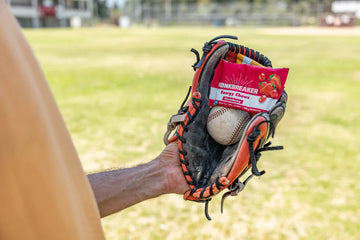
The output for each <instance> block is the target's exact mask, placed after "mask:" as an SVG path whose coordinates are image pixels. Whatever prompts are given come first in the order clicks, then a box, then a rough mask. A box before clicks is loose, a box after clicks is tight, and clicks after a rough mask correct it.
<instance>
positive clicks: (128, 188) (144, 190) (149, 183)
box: [88, 160, 165, 217]
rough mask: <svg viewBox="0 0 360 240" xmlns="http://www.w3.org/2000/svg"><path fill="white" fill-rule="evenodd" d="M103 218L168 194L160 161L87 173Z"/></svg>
mask: <svg viewBox="0 0 360 240" xmlns="http://www.w3.org/2000/svg"><path fill="white" fill-rule="evenodd" d="M88 179H89V182H90V184H91V186H92V188H93V191H94V195H95V198H96V201H97V203H98V207H99V210H100V215H101V217H105V216H107V215H110V214H112V213H115V212H118V211H120V210H122V209H125V208H127V207H129V206H131V205H134V204H136V203H138V202H141V201H144V200H146V199H150V198H154V197H157V196H159V195H161V194H163V193H165V188H164V177H163V173H162V172H161V169H160V166H159V162H158V161H156V160H153V161H151V162H149V163H146V164H143V165H139V166H137V167H135V168H130V169H119V170H114V171H109V172H100V173H95V174H91V175H89V176H88Z"/></svg>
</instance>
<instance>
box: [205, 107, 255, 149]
mask: <svg viewBox="0 0 360 240" xmlns="http://www.w3.org/2000/svg"><path fill="white" fill-rule="evenodd" d="M249 120H250V114H249V113H247V112H245V111H241V110H237V109H232V108H226V107H220V106H216V107H213V108H212V109H211V110H210V113H209V116H208V121H207V130H208V132H209V134H210V136H211V137H212V138H213V139H214V140H215V141H216V142H218V143H220V144H222V145H231V144H234V143H236V142H238V141H240V138H241V136H242V134H241V133H242V131H243V129H244V127H245V126H246V124H247V123H248V122H249Z"/></svg>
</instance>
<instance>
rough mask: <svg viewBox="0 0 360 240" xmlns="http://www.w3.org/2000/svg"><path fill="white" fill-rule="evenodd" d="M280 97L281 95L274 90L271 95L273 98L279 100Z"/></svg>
mask: <svg viewBox="0 0 360 240" xmlns="http://www.w3.org/2000/svg"><path fill="white" fill-rule="evenodd" d="M278 96H279V93H278V91H277V90H276V89H274V90H273V91H272V92H271V94H270V97H271V98H277V97H278Z"/></svg>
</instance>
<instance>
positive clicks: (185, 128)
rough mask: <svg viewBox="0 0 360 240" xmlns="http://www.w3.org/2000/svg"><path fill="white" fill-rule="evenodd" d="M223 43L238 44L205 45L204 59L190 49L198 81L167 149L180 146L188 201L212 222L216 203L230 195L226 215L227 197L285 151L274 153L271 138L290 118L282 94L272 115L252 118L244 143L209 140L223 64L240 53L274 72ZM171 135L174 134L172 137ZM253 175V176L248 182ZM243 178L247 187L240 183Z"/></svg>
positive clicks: (172, 126) (174, 121)
mask: <svg viewBox="0 0 360 240" xmlns="http://www.w3.org/2000/svg"><path fill="white" fill-rule="evenodd" d="M222 38H231V39H237V38H236V37H234V36H228V35H224V36H219V37H216V38H214V39H212V40H211V41H209V42H206V43H205V45H204V47H203V55H202V57H201V58H200V55H199V53H198V52H197V51H196V50H194V49H191V51H192V52H194V53H195V55H196V57H197V62H196V63H195V64H194V65H193V68H194V70H195V75H194V79H193V82H192V86H191V87H190V89H189V92H188V94H187V96H186V98H185V100H184V102H183V103H182V105H181V107H180V109H179V111H178V113H177V114H175V115H173V116H172V117H171V118H170V120H169V123H168V129H167V132H166V134H165V136H164V142H165V144H169V143H170V142H174V141H178V147H179V155H180V162H181V167H182V170H183V174H184V176H185V179H186V181H187V183H188V184H189V186H190V189H191V190H189V191H187V192H186V193H185V194H184V199H185V200H191V201H197V202H205V216H206V217H207V219H209V220H211V218H210V216H209V214H208V203H209V201H210V200H211V198H212V197H214V196H215V195H216V194H218V193H219V192H221V191H222V190H224V189H226V188H228V189H229V191H228V192H227V193H225V194H224V195H223V197H222V201H221V212H222V211H223V203H224V199H225V198H226V197H227V196H235V195H237V194H238V193H239V192H240V191H242V190H243V189H244V187H245V185H246V184H247V183H248V181H249V180H250V179H251V178H252V177H253V176H254V175H255V176H260V175H263V174H264V173H265V171H259V170H258V167H257V162H258V160H259V158H260V156H261V154H260V153H261V152H263V151H268V150H279V149H282V146H276V147H271V146H270V144H271V143H270V142H267V141H268V139H269V137H270V136H272V137H273V136H274V133H275V128H276V127H277V125H278V123H279V121H280V120H281V118H282V117H283V115H284V113H285V108H286V101H287V95H286V92H285V91H282V93H281V97H280V98H279V100H278V101H277V103H276V104H275V105H274V106H273V107H272V108H271V109H270V110H269V111H267V112H260V113H257V114H255V115H253V116H252V117H251V118H250V120H248V122H247V124H246V126H245V127H244V128H243V130H242V132H241V138H240V141H239V142H237V143H235V144H232V145H228V146H225V145H222V144H219V143H218V142H216V141H215V140H214V139H213V138H212V137H211V136H210V135H209V133H208V131H207V127H206V124H207V119H208V115H209V112H210V110H211V106H209V104H208V102H209V92H210V85H211V82H212V79H213V76H214V71H215V68H216V66H217V65H218V63H219V61H220V60H221V59H226V60H230V61H231V59H232V58H234V57H235V58H236V56H237V55H238V54H239V53H240V54H242V55H244V56H246V57H247V58H249V59H252V60H253V61H256V63H259V64H261V65H263V66H265V67H271V66H272V65H271V61H270V60H269V59H268V58H267V57H265V56H264V55H262V54H261V53H259V52H257V51H254V50H252V49H249V48H247V47H244V46H241V45H237V44H234V43H230V42H226V41H224V40H220V39H222ZM189 95H190V98H189ZM188 98H189V100H188V101H187V99H188ZM174 131H175V132H174ZM172 132H174V134H173V135H172V136H171V137H170V135H171V133H172ZM169 137H170V139H169ZM249 169H251V174H250V175H249V176H247V177H245V176H244V174H245V173H246V172H247V170H249ZM242 177H243V178H245V180H244V181H241V180H240V178H242Z"/></svg>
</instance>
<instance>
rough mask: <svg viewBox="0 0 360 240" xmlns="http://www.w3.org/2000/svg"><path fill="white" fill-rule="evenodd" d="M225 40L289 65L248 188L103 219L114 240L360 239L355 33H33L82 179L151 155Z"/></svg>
mask: <svg viewBox="0 0 360 240" xmlns="http://www.w3.org/2000/svg"><path fill="white" fill-rule="evenodd" d="M219 34H232V35H237V36H239V41H237V43H240V44H243V45H247V46H249V47H252V48H254V49H257V50H259V51H261V52H262V53H264V54H265V55H267V56H268V57H269V58H270V59H271V60H272V62H273V65H274V66H275V67H289V68H290V74H289V78H288V81H287V85H286V89H287V92H288V94H289V101H288V108H287V112H286V115H285V118H284V119H283V120H282V122H281V123H280V125H279V128H278V130H277V134H276V138H275V139H274V140H273V143H274V144H280V145H284V146H285V149H284V150H283V151H280V152H269V153H268V152H267V153H264V154H263V157H262V159H261V162H260V164H259V168H260V169H265V170H266V171H267V173H266V174H265V175H264V176H262V177H261V178H255V179H253V180H252V182H251V183H250V184H249V185H248V187H247V188H246V189H245V191H244V192H242V193H241V194H240V195H239V196H238V197H236V198H229V199H228V200H227V202H225V213H224V214H223V215H221V214H220V197H216V198H215V199H214V200H213V201H212V202H211V203H210V209H209V210H210V214H211V216H212V218H213V220H212V221H210V222H209V221H207V220H206V219H205V217H204V214H203V207H204V206H203V204H196V203H193V202H185V201H183V200H182V196H178V195H166V196H162V197H159V198H156V199H152V200H149V201H146V202H143V203H140V204H138V205H135V206H133V207H131V208H129V209H126V210H124V211H122V212H120V213H117V214H114V215H112V216H109V217H107V218H105V219H103V220H102V223H103V227H104V231H105V234H106V237H107V239H109V240H115V239H188V238H189V239H190V238H191V239H250V240H253V239H254V240H255V239H256V240H259V239H264V240H265V239H266V240H271V239H292V240H296V239H307V240H308V239H334V240H335V239H337V240H338V239H346V240H352V239H353V240H355V239H360V231H359V229H360V184H359V181H360V177H359V170H360V153H359V149H360V144H359V142H358V141H359V136H360V104H359V103H360V92H359V91H360V58H359V55H360V44H359V43H360V35H358V36H356V35H353V36H343V35H341V34H340V35H336V34H334V35H331V34H325V35H318V34H316V35H309V34H303V35H301V34H300V35H298V34H291V35H286V34H272V32H271V31H264V30H263V29H252V30H250V29H240V28H185V27H177V28H132V29H127V30H121V29H116V28H94V29H80V30H71V29H56V30H54V29H49V30H26V31H25V35H26V37H27V38H28V40H29V41H30V43H31V45H32V47H33V49H34V51H35V54H36V55H37V56H38V59H39V61H40V63H41V65H42V66H43V69H44V71H45V74H46V76H47V78H48V80H49V83H50V86H51V89H52V91H53V93H54V95H55V98H56V100H57V102H58V104H59V107H60V110H61V112H62V113H63V116H64V118H65V121H66V123H67V126H68V128H69V130H70V132H71V134H72V137H73V140H74V143H75V145H76V147H77V149H78V152H79V154H80V157H81V159H82V163H83V166H84V168H85V170H86V171H87V172H92V171H98V170H100V169H103V168H112V167H129V166H134V165H136V164H139V163H142V162H146V161H149V160H151V159H153V158H154V157H155V156H157V154H158V153H159V152H160V151H161V150H162V149H163V143H162V137H163V133H164V131H165V130H166V124H167V121H168V118H169V116H170V115H171V114H173V113H175V112H176V111H177V110H178V107H179V105H180V103H181V101H182V100H183V98H184V97H185V96H184V94H185V92H186V90H187V88H188V86H189V85H190V84H191V81H192V75H193V70H192V68H191V65H192V64H193V63H194V61H195V57H194V55H193V54H192V53H191V52H190V51H189V50H190V49H191V48H192V47H194V48H196V49H198V50H201V48H202V45H203V43H204V42H205V41H208V40H209V39H211V38H212V37H214V36H216V35H219Z"/></svg>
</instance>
